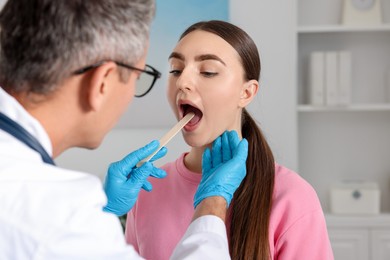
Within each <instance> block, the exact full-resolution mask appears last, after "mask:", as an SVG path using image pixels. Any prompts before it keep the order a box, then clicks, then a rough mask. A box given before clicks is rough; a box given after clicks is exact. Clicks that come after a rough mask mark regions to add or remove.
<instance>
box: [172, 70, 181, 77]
mask: <svg viewBox="0 0 390 260" xmlns="http://www.w3.org/2000/svg"><path fill="white" fill-rule="evenodd" d="M169 74H172V75H173V76H179V75H180V74H181V70H171V71H169Z"/></svg>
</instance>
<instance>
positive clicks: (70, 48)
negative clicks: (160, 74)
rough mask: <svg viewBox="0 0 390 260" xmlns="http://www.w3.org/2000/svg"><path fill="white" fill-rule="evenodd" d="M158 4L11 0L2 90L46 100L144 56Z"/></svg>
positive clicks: (4, 24) (1, 55) (3, 34)
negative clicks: (80, 75) (108, 65)
mask: <svg viewBox="0 0 390 260" xmlns="http://www.w3.org/2000/svg"><path fill="white" fill-rule="evenodd" d="M154 14H155V2H154V0H93V1H92V0H55V1H53V0H9V1H8V2H7V3H6V5H5V6H4V8H3V10H2V11H1V13H0V26H1V31H0V44H1V50H0V84H1V86H2V87H5V88H8V89H10V90H12V91H16V92H20V91H31V92H34V93H41V94H45V93H48V92H51V91H53V90H55V88H56V85H57V84H58V83H60V82H61V81H62V80H64V79H66V78H67V77H69V76H70V75H71V74H72V72H73V71H75V70H77V69H80V68H82V67H85V66H89V65H92V64H94V63H96V62H99V61H104V60H115V61H121V62H124V63H129V64H134V63H135V62H137V61H138V60H139V59H140V58H141V56H142V55H143V54H144V51H145V48H146V46H147V41H148V39H149V27H150V23H151V21H152V19H153V17H154Z"/></svg>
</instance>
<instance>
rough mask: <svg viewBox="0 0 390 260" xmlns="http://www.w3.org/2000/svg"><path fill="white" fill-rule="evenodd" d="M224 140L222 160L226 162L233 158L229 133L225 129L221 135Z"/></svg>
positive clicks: (222, 140)
mask: <svg viewBox="0 0 390 260" xmlns="http://www.w3.org/2000/svg"><path fill="white" fill-rule="evenodd" d="M221 142H222V162H226V161H228V160H230V159H231V158H232V152H231V148H230V144H229V133H228V132H227V131H225V132H224V133H223V134H222V137H221Z"/></svg>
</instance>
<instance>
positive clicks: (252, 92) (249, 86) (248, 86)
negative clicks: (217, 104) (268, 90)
mask: <svg viewBox="0 0 390 260" xmlns="http://www.w3.org/2000/svg"><path fill="white" fill-rule="evenodd" d="M258 90H259V82H258V81H257V80H254V79H252V80H249V81H248V82H245V83H244V85H243V87H242V89H241V96H240V101H239V107H246V106H247V105H249V103H250V102H252V100H253V98H254V97H255V96H256V94H257V91H258Z"/></svg>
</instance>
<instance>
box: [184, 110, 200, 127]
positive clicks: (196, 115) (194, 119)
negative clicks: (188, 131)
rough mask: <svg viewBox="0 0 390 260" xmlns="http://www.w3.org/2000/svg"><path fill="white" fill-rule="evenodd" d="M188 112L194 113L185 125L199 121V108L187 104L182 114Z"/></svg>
mask: <svg viewBox="0 0 390 260" xmlns="http://www.w3.org/2000/svg"><path fill="white" fill-rule="evenodd" d="M189 112H193V113H194V114H195V116H194V117H193V118H192V119H191V120H190V122H188V123H187V125H195V124H197V123H198V122H199V121H200V119H202V116H203V115H202V112H201V111H200V110H199V109H197V108H195V107H192V106H187V107H186V109H185V111H184V116H185V115H186V114H188V113H189Z"/></svg>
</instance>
